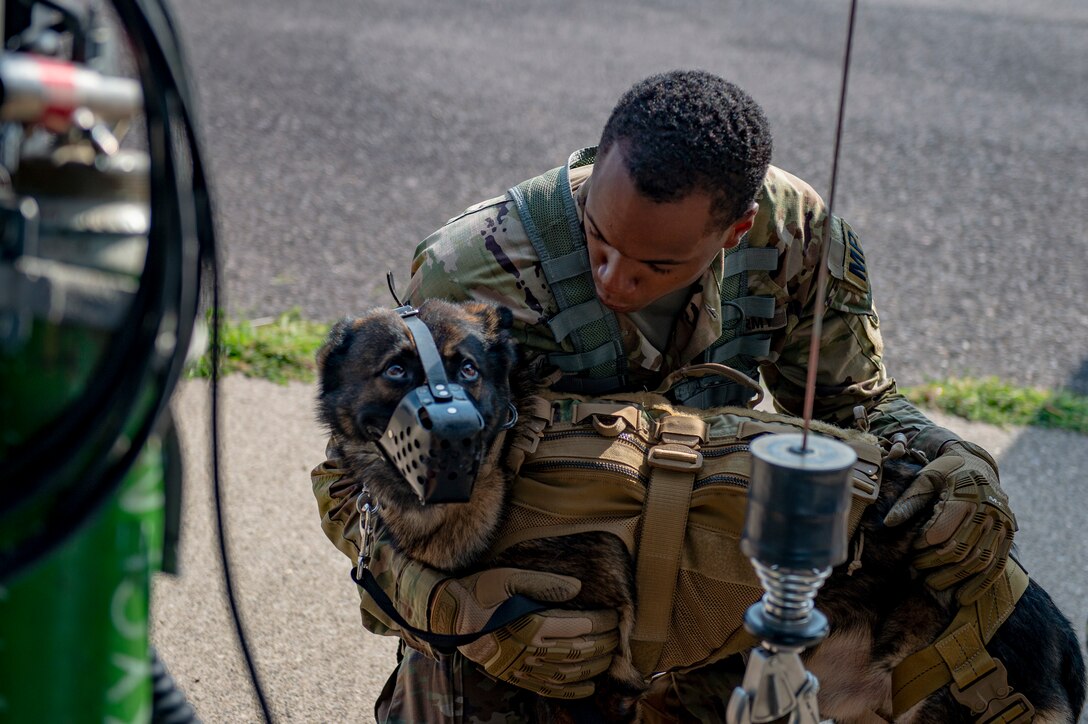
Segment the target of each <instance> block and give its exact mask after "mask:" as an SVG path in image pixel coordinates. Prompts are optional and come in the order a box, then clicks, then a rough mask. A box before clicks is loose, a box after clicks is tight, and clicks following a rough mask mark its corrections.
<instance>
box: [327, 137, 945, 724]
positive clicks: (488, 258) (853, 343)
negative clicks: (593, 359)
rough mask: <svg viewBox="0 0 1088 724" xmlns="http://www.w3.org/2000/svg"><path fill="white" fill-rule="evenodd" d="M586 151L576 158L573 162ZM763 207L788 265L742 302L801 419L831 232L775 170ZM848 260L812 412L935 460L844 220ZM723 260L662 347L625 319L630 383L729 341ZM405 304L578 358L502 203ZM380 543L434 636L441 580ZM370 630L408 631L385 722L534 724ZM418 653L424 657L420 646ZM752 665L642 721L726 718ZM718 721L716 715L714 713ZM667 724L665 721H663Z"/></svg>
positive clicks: (514, 700) (337, 509)
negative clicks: (909, 444)
mask: <svg viewBox="0 0 1088 724" xmlns="http://www.w3.org/2000/svg"><path fill="white" fill-rule="evenodd" d="M579 154H581V155H582V156H583V157H584V154H585V152H578V154H575V155H572V159H573V158H575V156H577V155H579ZM591 173H592V166H585V167H581V168H576V169H574V168H572V169H571V171H570V183H571V193H572V195H573V197H574V199H575V201H576V202H577V204H576V205H577V209H578V213H579V216H581V214H582V211H583V209H584V205H585V199H586V195H587V190H588V186H589V182H590V179H591ZM756 200H757V202H758V204H759V210H758V213H757V215H756V217H755V221H754V225H753V227H752V229H751V230H750V231H749V232H748V233H747V242H748V246H749V247H750V248H775V249H777V250H778V259H779V264H778V268H777V269H776V270H774V271H770V272H759V271H755V272H749V274H748V290H747V292H745V294H750V295H766V296H771V297H773V298H774V300H775V304H774V306H775V311H774V315H773V317H772V318H770V319H759V320H754V321H750V322H749V323H750V324H758V325H759V329H760V331H764V332H769V333H770V334H771V344H770V351H769V353H768V354H767V355H766V356H764V357H759V358H757V359H756V360H755V361H756V362H757V363H758V364H759V370H760V373H761V375H762V376H763V379H764V380H765V382H766V385H767V387H768V389H769V391H770V392H771V393H772V395H773V396H774V401H775V405H776V407H777V408H778V409H779V410H781V411H784V412H787V413H790V414H793V415H800V414H801V411H802V406H803V401H804V387H805V380H806V375H807V368H806V362H807V359H808V355H809V346H810V340H811V336H812V330H813V310H814V306H815V296H816V272H817V268H818V267H817V265H818V264H819V263H820V260H821V258H822V252H823V244H824V235H825V229H826V224H827V223H828V216H827V209H826V206H825V204H824V203H823V201H822V199H820V197H819V196H818V195H817V193H816V192H815V191H814V190H813V189H812V187H811V186H809V185H808V184H807V183H805V182H804V181H802V180H801V179H798V178H797V177H795V176H793V175H791V174H789V173H787V172H785V171H783V170H781V169H778V168H775V167H773V166H772V167H770V168H769V169H768V171H767V176H766V179H765V181H764V183H763V187H762V189H761V191H760V193H759V195H758V197H757V199H756ZM842 228H843V231H844V236H845V237H846V238H847V241H848V247H847V253H846V254H845V255H844V257H843V258H842V260H836V261H835V262H834V263H835V264H840V265H841V266H836V267H835V268H834V269H832V275H830V276H829V279H828V281H829V288H828V296H827V300H828V304H827V308H826V313H825V316H824V320H823V329H822V333H821V340H820V357H819V370H818V372H817V379H816V390H817V396H816V401H815V407H814V416H815V417H817V418H819V419H822V420H826V421H829V422H833V423H836V424H840V425H844V426H849V425H851V424H852V422H853V410H854V408H855V406H857V405H862V406H864V408H865V409H866V411H867V413H868V418H869V423H870V425H871V430H872V432H874V433H875V434H878V435H884V436H890V435H891V434H893V433H894V432H898V431H903V432H905V433H907V435H908V437H909V438H913V442H914V445H915V446H916V447H919V448H921V449H923V450H926V451H927V452H929V453H930V454H931V455H934V454H935V453H936V452H937V451H936V450H935V449H931V450H927V448H929V447H931V446H930V445H929V444H928V442H927V441H928V439H929V438H932V439H933V440H935V441H943V440H946V439H948V434H947V432H946V431H943V430H941V429H940V428H937V427H936V426H934V425H933V423H932V422H930V421H929V420H928V419H927V418H926V417H925V416H924V415H922V413H921V412H919V411H918V410H917V409H915V408H914V407H913V406H912V405H910V404H909V403H908V402H907V401H906V400H905V399H903V398H902V397H901V396H900V395H898V394H897V393H896V389H895V381H894V380H893V379H892V378H890V377H889V376H888V374H887V372H886V370H885V368H884V364H883V361H882V357H883V342H882V341H881V336H880V327H879V321H878V318H877V312H876V307H875V306H874V303H873V296H872V291H871V288H870V285H869V279H868V274H867V270H866V268H865V263H864V257H863V256H862V252H861V247H860V244H859V243H858V241H857V237H856V235H854V233H853V232H852V231H851V230H850V228H849V226H848V225H846V224H845V223H844V224H843V227H842ZM725 256H726V252H725V251H723V252H721V253H719V254H718V256H717V257H716V258H715V259H714V260H713V262H712V263H711V265H710V267H709V268H708V269H707V270H706V272H705V273H704V274H703V276H702V278H701V279H700V280H699V281H698V282H696V283H695V285H693V294H692V296H691V298H690V300H689V301H688V302H687V304H686V305H684V307H683V309H682V310H681V312H680V314H679V316H678V318H677V320H676V324H675V331H674V332H673V334H672V336H671V338H670V342H669V343H668V345H667V348H666V349H662V350H659V349H656V348H655V347H654V345H653V344H652V343H650V341H649V340H648V339H646V337H645V336H644V335H643V334H642V332H641V331H640V330H639V329H638V327H637V326H636V325H635V324H634V322H633V321H632V320H630V319H629V318H628V317H627V316H625V315H622V314H621V315H617V317H618V322H619V324H620V329H621V333H622V343H623V347H624V349H625V351H626V357H627V362H628V374H629V379H630V381H631V386H632V387H634V388H642V387H646V388H648V389H653V388H654V387H656V386H657V383H658V382H659V381H660V380H661V379H662V378H663V377H664V376H665V375H667V374H668V373H669V372H671V371H673V370H675V369H677V368H678V367H681V366H683V365H684V364H687V363H689V362H692V361H693V360H696V359H697V357H698V355H699V354H700V353H701V352H702V351H703V350H705V349H706V348H707V347H708V346H709V345H711V344H712V343H713V342H715V341H716V340H718V338H719V337H721V336H722V299H721V292H720V285H721V284H722V281H723V276H724V268H725ZM407 297H408V299H409V300H410V301H411V303H413V304H415V305H419V304H420V303H421V302H422V301H423V300H424V299H428V298H446V299H452V300H479V301H487V302H494V303H497V304H502V305H504V306H506V307H509V308H510V309H511V310H512V311H513V313H514V320H515V322H514V334H515V336H516V338H517V339H518V341H519V342H520V344H521V348H522V351H523V353H524V354H525V355H526V356H527V357H528V359H529V360H530V361H533V360H540V359H541V358H542V357H543V356H544V355H546V354H547V353H549V352H555V351H572V349H571V348H570V347H569V346H564V345H569V342H568V341H567V340H564V344H562V345H561V344H559V343H557V342H556V341H555V339H554V338H553V337H552V335H551V332H550V331H549V329H548V327H547V326H546V321H547V320H548V319H550V318H551V317H553V316H554V315H555V314H557V313H558V312H559V311H560V310H559V308H558V306H557V305H556V302H555V300H554V298H553V297H552V295H551V293H550V292H549V289H548V285H547V283H546V281H545V278H544V275H543V274H542V273H541V268H540V262H539V260H538V258H537V254H536V252H535V251H534V247H533V245H532V243H531V242H530V240H529V238H528V236H527V234H526V232H525V228H524V226H523V224H522V220H521V219H519V217H518V212H517V209H516V208H515V205H514V203H513V202H512V201H510V200H509V198H508V197H506V196H502V197H498V198H495V199H491V200H489V201H484V202H482V203H480V204H477V205H475V206H472V207H470V208H469V209H467V210H466V211H465V212H464V213H462V214H461V215H460V216H457V217H455V218H454V219H451V220H450V221H449V222H448V223H447V224H446V225H445V226H443V227H442V228H441V229H439V230H438V231H436V232H435V233H434V234H432V235H431V236H430V237H428V238H427V239H425V240H424V241H423V242H422V243H421V244H420V245H419V247H418V248H417V249H416V254H415V259H414V261H413V263H412V278H411V282H410V284H409V287H408V292H407ZM339 480H340V478H339V475H338V473H337V470H336V461H335V460H329V461H326V462H325V463H324V464H323V465H322V466H319V467H318V468H317V469H315V471H314V477H313V483H314V493H315V495H316V496H317V499H318V503H319V508H320V512H321V515H322V525H323V527H324V529H325V532H326V534H327V535H328V536H329V537H330V539H331V540H332V541H333V543H334V544H336V545H337V547H339V548H340V549H341V550H342V551H343V552H344V553H345V554H347V555H348V556H349V557H351V559H352V561H353V562H354V561H355V560H356V558H357V556H358V545H359V544H358V540H359V535H358V515H357V512H356V511H355V505H354V492H355V491H352V490H348V489H344V486H338V482H339ZM388 548H389V547H388V546H385V545H379V546H378V551H379V552H378V553H377V554H376V555H377V559H376V561H375V562H374V564H373V565H372V567H371V568H372V570H373V571H374V573H375V575H376V576H377V577H378V578H379V581H380V582H381V584H382V586H383V588H385V590H387V591H393V590H396V591H398V593H399V596H398V597H397V600H398V601H401V602H402V603H405V602H406V601H407V602H408V603H406V604H405V606H406V608H409V609H413V610H407V611H401V614H402V615H404V616H405V618H406V619H407V620H408V621H409V622H410V623H412V624H413V625H415V626H418V627H420V628H426V627H427V620H426V607H427V603H428V602H427V600H426V599H425V598H422V597H421V598H420V599H419V600H417V601H416V602H415V604H414V605H413V604H412V603H411V600H412V596H411V594H412V592H413V591H419V592H421V594H423V593H425V592H429V591H430V590H431V588H432V587H433V586H434V585H435V584H437V582H438V581H439V580H442V578H444V576H442V575H441V574H439V573H437V572H436V571H431V570H428V569H425V568H423V567H422V566H419V565H418V564H414V563H412V562H410V561H406V560H403V559H402V557H400V556H395V555H393V554H392V553H391V552H390V551H389V550H388ZM360 595H361V597H362V599H363V600H362V606H361V608H362V617H363V625H364V626H365V627H366V628H367V629H368V630H370V631H372V632H374V633H379V634H386V635H401V636H402V639H403V641H404V642H405V643H407V644H408V646H409V647H412V648H407V647H405V646H404V645H402V646H401V656H399V657H398V659H400V662H399V666H398V669H397V671H395V672H394V674H393V676H392V677H391V678H390V681H389V683H388V684H387V685H386V689H385V691H383V693H382V696H381V698H380V699H379V702H378V704H377V706H376V713H377V714H378V716H379V719H381V720H383V721H411V720H417V721H418V720H420V719H422V718H426V719H427V720H430V721H436V720H438V721H526V720H532V711H533V706H532V699H533V695H532V694H530V693H529V692H526V691H523V690H520V689H516V688H514V687H512V686H508V685H505V684H500V683H497V682H495V681H494V680H492V679H491V678H490V677H488V676H487V675H486V674H485V673H483V672H481V671H479V670H478V669H476V668H475V667H474V665H473V664H472V663H471V662H470V661H467V660H466V659H464V658H463V657H462V656H461V655H460V654H458V653H456V652H455V653H453V654H450V655H443V654H438V653H436V652H434V651H433V650H432V649H431V647H429V646H428V645H427V644H426V643H424V642H422V641H419V640H417V639H415V638H414V637H412V636H411V635H409V634H407V633H406V632H401V631H399V629H398V627H397V626H396V625H395V624H394V623H392V622H391V621H390V620H389V619H388V617H387V616H385V614H384V613H382V612H381V610H380V609H379V608H378V607H377V606H376V605H374V604H373V602H372V601H371V600H370V598H369V596H367V595H366V594H365V593H362V591H361V590H360ZM413 648H414V649H415V650H413ZM742 675H743V667H742V666H740V665H739V664H738V663H737V662H736V661H726V662H719V663H717V664H713V665H710V666H707V667H704V668H701V669H697V670H695V671H692V672H688V673H686V674H683V675H677V674H670V675H666V676H664V677H659V678H658V679H655V681H654V684H653V686H652V687H651V691H650V693H649V695H648V696H647V697H646V699H647V702H646V703H647V706H646V707H645V708H644V714H643V717H644V721H666V720H669V721H708V720H724V713H723V712H724V708H723V707H724V702H725V701H727V700H728V697H729V694H730V693H731V692H732V689H733V687H734V686H736V685H738V684H739V683H740V677H741V676H742ZM719 713H721V715H720V716H719V715H718V714H719ZM665 717H668V718H667V719H666V718H665Z"/></svg>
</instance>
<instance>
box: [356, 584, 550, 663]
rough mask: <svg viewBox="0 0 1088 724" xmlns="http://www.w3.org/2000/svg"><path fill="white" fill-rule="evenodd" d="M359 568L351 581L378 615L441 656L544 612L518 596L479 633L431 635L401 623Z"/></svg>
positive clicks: (389, 601) (533, 602) (390, 605)
mask: <svg viewBox="0 0 1088 724" xmlns="http://www.w3.org/2000/svg"><path fill="white" fill-rule="evenodd" d="M360 568H361V569H362V571H363V573H362V575H359V574H358V572H357V571H358V570H359V569H356V568H352V569H351V580H353V581H355V583H356V584H358V585H360V586H362V587H363V590H365V591H366V592H367V593H368V594H370V597H371V598H373V599H374V603H376V604H378V607H379V608H381V610H382V612H384V613H385V615H386V616H388V617H389V618H390V619H392V620H393V622H394V623H395V624H397V626H399V627H400V628H401V630H402V631H407V632H408V633H410V634H412V636H415V637H416V638H417V639H419V640H421V641H425V642H427V643H428V644H430V645H431V646H433V647H435V649H437V650H439V651H440V652H442V653H452V652H453V650H454V649H456V648H457V647H458V646H464V645H466V644H470V643H472V642H473V641H476V640H477V639H479V638H480V637H482V636H486V635H487V634H489V633H492V632H493V631H497V630H498V629H500V628H502V627H503V626H507V625H509V624H511V623H513V622H514V621H517V620H518V619H519V618H521V617H522V616H527V615H529V614H530V613H536V612H537V611H543V610H544V609H546V608H548V607H547V606H545V605H544V604H542V603H539V602H537V601H534V600H533V599H531V598H527V597H525V596H523V595H521V594H520V593H518V594H515V595H513V596H511V597H510V598H508V599H506V600H505V601H503V602H502V605H501V606H499V607H498V608H497V609H495V613H493V614H491V618H489V619H488V620H487V623H485V624H484V626H483V628H481V629H480V630H479V631H475V632H473V633H467V634H440V633H435V632H433V631H427V630H424V629H421V628H416V627H415V626H413V625H412V624H410V623H408V622H407V621H405V620H404V617H403V616H401V615H400V614H399V613H397V608H396V606H394V605H393V602H392V601H391V600H390V599H389V596H387V595H386V593H385V591H383V590H382V587H381V586H379V585H378V581H377V580H376V579H375V578H374V574H373V573H371V572H370V568H369V567H367V566H365V565H364V566H360Z"/></svg>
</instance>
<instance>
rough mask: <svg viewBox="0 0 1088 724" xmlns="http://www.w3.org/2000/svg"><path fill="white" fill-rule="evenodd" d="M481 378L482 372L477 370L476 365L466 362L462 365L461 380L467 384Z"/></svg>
mask: <svg viewBox="0 0 1088 724" xmlns="http://www.w3.org/2000/svg"><path fill="white" fill-rule="evenodd" d="M479 376H480V371H479V370H478V369H476V365H475V364H473V363H472V362H470V361H469V360H465V361H464V362H462V363H461V379H463V380H465V381H467V382H473V381H475V380H476V378H477V377H479Z"/></svg>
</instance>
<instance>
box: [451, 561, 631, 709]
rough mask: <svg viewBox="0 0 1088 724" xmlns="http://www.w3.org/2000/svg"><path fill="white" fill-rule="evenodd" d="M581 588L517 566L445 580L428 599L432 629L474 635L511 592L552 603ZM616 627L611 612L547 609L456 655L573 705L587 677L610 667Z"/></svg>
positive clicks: (588, 685)
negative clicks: (462, 655)
mask: <svg viewBox="0 0 1088 724" xmlns="http://www.w3.org/2000/svg"><path fill="white" fill-rule="evenodd" d="M581 587H582V584H581V582H580V581H579V580H578V579H577V578H572V577H570V576H561V575H558V574H553V573H542V572H538V571H527V570H521V569H517V568H492V569H489V570H486V571H481V572H480V573H474V574H472V575H469V576H466V577H464V578H451V579H446V580H445V581H443V582H441V583H440V584H439V585H438V586H436V587H435V589H434V592H433V593H432V596H431V605H430V627H431V631H434V632H435V633H443V634H465V633H471V632H474V631H479V630H480V629H481V628H483V626H484V624H485V623H487V620H488V619H489V618H490V617H491V614H492V613H493V612H494V611H495V609H496V608H498V607H499V605H500V604H502V602H503V601H505V600H506V599H508V598H510V597H511V596H513V595H514V594H516V593H520V594H522V595H525V596H528V597H529V598H532V599H534V600H537V601H541V602H544V603H557V602H560V601H569V600H570V599H572V598H574V597H575V596H576V595H578V592H579V590H581ZM618 626H619V617H618V615H617V614H616V612H615V611H568V610H560V609H555V610H547V611H541V612H538V613H534V614H529V615H528V616H524V617H522V618H520V619H518V620H517V621H515V622H513V623H511V624H510V625H508V626H505V627H504V628H501V629H499V630H498V631H495V632H493V633H490V634H487V635H485V636H481V637H480V638H479V639H477V640H476V641H474V642H472V643H471V644H467V645H465V646H461V647H460V651H461V653H462V654H464V655H465V656H466V657H467V658H469V659H470V660H472V661H474V662H476V663H477V664H479V665H480V666H481V667H482V668H483V669H484V670H485V671H486V672H488V673H489V674H491V675H492V676H494V677H495V678H497V679H501V680H502V681H506V682H508V683H511V684H514V685H515V686H520V687H521V688H523V689H528V690H530V691H533V692H535V693H537V694H540V695H542V696H550V697H557V698H563V699H579V698H582V697H586V696H589V695H590V694H592V693H593V688H594V685H593V682H592V681H589V679H592V678H593V677H594V676H596V675H598V674H600V673H602V672H603V671H605V670H606V669H607V668H608V667H609V665H610V664H611V661H612V651H613V650H614V649H615V648H616V646H617V645H618V644H619V631H618Z"/></svg>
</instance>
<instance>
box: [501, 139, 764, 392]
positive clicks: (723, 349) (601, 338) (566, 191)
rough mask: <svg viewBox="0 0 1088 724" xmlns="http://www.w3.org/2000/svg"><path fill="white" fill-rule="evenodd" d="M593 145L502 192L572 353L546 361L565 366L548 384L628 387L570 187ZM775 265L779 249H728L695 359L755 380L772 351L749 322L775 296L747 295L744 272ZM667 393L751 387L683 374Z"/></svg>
mask: <svg viewBox="0 0 1088 724" xmlns="http://www.w3.org/2000/svg"><path fill="white" fill-rule="evenodd" d="M596 154H597V149H596V148H587V149H582V150H581V151H576V152H575V153H574V154H572V155H571V158H570V161H569V163H568V164H567V166H560V167H559V168H555V169H552V170H551V171H548V172H547V173H545V174H542V175H541V176H537V177H536V178H532V179H529V180H528V181H523V182H522V183H520V184H518V185H517V186H514V187H513V188H512V189H510V190H509V191H508V192H507V197H508V198H509V199H510V200H511V201H512V202H513V203H514V205H515V206H516V207H517V210H518V215H519V217H520V219H521V222H522V226H524V228H525V233H526V234H527V236H528V237H529V240H530V242H531V243H532V245H533V248H534V249H535V250H536V253H537V256H538V258H539V259H540V265H541V271H542V273H543V274H544V278H545V279H546V280H547V282H548V287H549V288H550V289H551V292H552V295H553V296H554V298H555V302H556V305H557V306H558V307H559V312H558V313H557V314H556V315H555V316H553V317H552V318H551V319H549V320H547V322H546V323H547V325H548V328H549V329H550V330H551V333H552V336H553V337H554V338H555V341H556V342H558V343H562V342H563V341H564V340H567V339H569V340H570V344H571V345H572V346H573V347H574V351H573V352H555V353H552V354H549V355H548V360H549V362H551V363H552V364H553V365H555V366H556V367H558V368H559V369H560V370H561V371H562V372H563V377H562V378H561V379H560V380H559V382H557V383H556V384H555V385H553V389H555V390H558V391H563V392H574V393H577V394H586V395H596V394H604V393H610V392H615V391H617V390H622V389H624V388H625V387H627V354H626V351H625V350H624V348H623V343H622V341H621V340H622V335H621V334H620V326H619V322H618V321H617V319H616V315H615V313H614V312H612V310H610V309H608V308H607V307H605V306H604V305H603V304H601V302H600V300H598V299H597V294H596V291H595V289H594V285H593V276H592V273H591V272H590V268H589V252H588V250H587V248H586V240H585V234H584V233H583V232H582V223H581V221H580V220H579V218H578V211H577V206H576V202H575V200H574V198H573V196H572V195H571V192H570V173H569V169H575V168H581V167H583V166H588V165H590V164H592V163H593V162H594V160H595V159H596ZM777 266H778V251H777V250H776V249H752V248H749V247H748V243H747V239H746V238H745V239H744V240H742V242H741V243H740V244H739V245H737V246H736V247H734V248H732V249H728V250H726V256H725V271H724V274H723V278H722V283H721V309H722V320H721V322H722V334H721V336H720V337H719V338H718V339H717V340H715V341H714V342H713V343H712V344H711V345H710V347H709V348H707V349H706V350H705V351H704V352H703V353H702V354H701V355H700V357H699V358H698V359H696V360H693V362H717V363H719V364H724V365H727V366H729V367H732V368H734V369H737V370H740V371H741V372H743V373H744V374H746V375H748V376H749V377H752V378H754V379H758V378H759V367H758V364H757V362H756V361H755V358H757V357H760V356H764V355H766V354H767V353H768V352H769V351H770V343H771V335H770V334H769V333H768V332H760V331H755V330H754V329H752V328H753V327H754V326H755V325H753V324H751V323H750V322H749V320H757V319H766V320H770V319H771V318H772V317H773V316H774V312H775V300H774V298H773V297H769V296H744V295H745V294H746V293H747V291H748V272H749V271H773V270H774V269H776V268H777ZM668 397H669V398H670V399H671V400H673V401H674V402H677V403H679V404H684V405H689V406H691V407H701V408H707V407H718V406H722V405H744V404H745V403H746V402H747V401H748V399H750V398H751V392H750V390H748V389H747V388H745V387H744V386H743V385H738V384H736V383H735V382H733V381H732V380H728V379H724V378H721V377H703V378H699V379H691V380H683V381H681V382H680V383H678V384H677V385H676V386H675V387H673V388H672V389H671V390H669V392H668Z"/></svg>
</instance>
